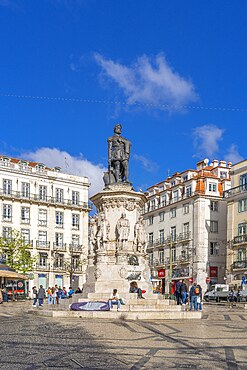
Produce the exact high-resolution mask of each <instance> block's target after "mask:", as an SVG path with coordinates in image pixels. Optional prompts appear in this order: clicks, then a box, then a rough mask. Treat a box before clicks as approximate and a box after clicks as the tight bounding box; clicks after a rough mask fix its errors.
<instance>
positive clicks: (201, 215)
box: [144, 159, 231, 292]
mask: <svg viewBox="0 0 247 370" xmlns="http://www.w3.org/2000/svg"><path fill="white" fill-rule="evenodd" d="M230 168H231V163H228V164H226V162H225V161H220V162H218V161H217V160H214V161H213V162H212V163H211V164H210V165H208V160H207V159H206V160H203V161H201V162H199V163H197V166H196V170H193V169H189V170H186V171H184V172H182V173H175V174H174V175H173V176H171V177H168V178H167V179H166V180H164V181H162V182H160V183H158V184H156V185H153V186H151V187H150V188H148V193H147V197H148V202H147V204H146V208H145V211H144V218H145V220H146V231H147V234H148V249H147V251H148V253H149V257H150V266H151V269H152V279H153V281H155V282H156V283H159V284H160V285H161V284H162V290H163V292H164V291H165V292H169V285H170V284H171V283H172V284H173V285H174V284H175V282H176V281H177V280H178V279H180V278H184V279H185V280H186V281H187V283H188V284H189V282H192V279H193V281H194V282H195V281H196V282H197V283H199V284H200V285H201V286H202V288H203V290H204V291H205V290H206V289H207V288H208V284H213V283H222V282H224V279H225V251H226V202H225V200H224V199H223V192H224V191H225V190H228V189H229V188H230V178H229V170H230Z"/></svg>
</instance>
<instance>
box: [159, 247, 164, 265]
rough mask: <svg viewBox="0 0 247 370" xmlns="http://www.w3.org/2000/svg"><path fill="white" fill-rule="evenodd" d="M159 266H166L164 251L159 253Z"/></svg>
mask: <svg viewBox="0 0 247 370" xmlns="http://www.w3.org/2000/svg"><path fill="white" fill-rule="evenodd" d="M159 264H160V265H163V264H164V251H163V250H160V251H159Z"/></svg>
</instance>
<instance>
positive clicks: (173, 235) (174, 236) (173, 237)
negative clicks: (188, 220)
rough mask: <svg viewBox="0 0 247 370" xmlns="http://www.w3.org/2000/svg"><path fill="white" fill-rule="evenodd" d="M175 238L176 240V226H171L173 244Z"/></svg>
mask: <svg viewBox="0 0 247 370" xmlns="http://www.w3.org/2000/svg"><path fill="white" fill-rule="evenodd" d="M176 238H177V231H176V226H172V227H171V239H172V241H173V242H175V241H176Z"/></svg>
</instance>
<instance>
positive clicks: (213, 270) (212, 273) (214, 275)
mask: <svg viewBox="0 0 247 370" xmlns="http://www.w3.org/2000/svg"><path fill="white" fill-rule="evenodd" d="M209 271H210V277H212V278H217V277H218V266H210V268H209Z"/></svg>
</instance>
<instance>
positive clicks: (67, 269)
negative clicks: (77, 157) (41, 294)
mask: <svg viewBox="0 0 247 370" xmlns="http://www.w3.org/2000/svg"><path fill="white" fill-rule="evenodd" d="M0 187H1V188H0V209H1V213H2V215H1V216H2V217H1V219H0V232H1V235H2V236H6V237H8V235H10V232H11V231H12V230H17V231H19V232H20V233H21V236H22V238H23V240H25V242H26V244H28V245H29V246H30V253H31V255H32V256H34V257H35V258H36V263H35V268H34V271H33V272H32V273H31V274H30V280H29V291H31V288H32V286H34V285H36V286H39V285H41V284H42V285H43V286H44V287H48V286H54V285H55V284H57V285H61V286H66V287H68V286H69V285H70V283H71V280H72V282H73V284H74V286H77V287H78V286H80V287H81V286H82V284H83V283H84V281H85V271H86V264H87V254H88V212H89V210H90V207H89V204H88V188H89V183H88V178H87V177H81V176H73V175H69V174H66V173H62V172H61V170H60V168H58V167H55V168H53V169H50V168H47V167H46V166H45V165H44V164H42V163H34V162H28V161H23V160H19V159H15V158H9V157H4V156H0Z"/></svg>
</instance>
